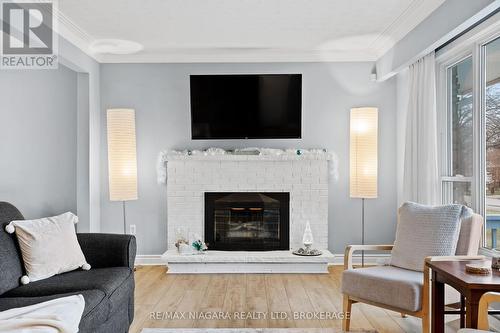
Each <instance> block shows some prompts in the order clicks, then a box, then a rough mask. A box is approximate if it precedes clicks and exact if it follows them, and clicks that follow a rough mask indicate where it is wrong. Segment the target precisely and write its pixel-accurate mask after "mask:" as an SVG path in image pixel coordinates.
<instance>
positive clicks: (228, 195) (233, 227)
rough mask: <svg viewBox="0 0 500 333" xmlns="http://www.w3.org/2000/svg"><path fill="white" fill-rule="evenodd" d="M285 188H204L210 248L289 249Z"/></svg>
mask: <svg viewBox="0 0 500 333" xmlns="http://www.w3.org/2000/svg"><path fill="white" fill-rule="evenodd" d="M289 205H290V193H288V192H205V241H206V242H207V243H208V248H209V249H210V250H225V251H266V250H289V248H290V241H289V238H290V237H289Z"/></svg>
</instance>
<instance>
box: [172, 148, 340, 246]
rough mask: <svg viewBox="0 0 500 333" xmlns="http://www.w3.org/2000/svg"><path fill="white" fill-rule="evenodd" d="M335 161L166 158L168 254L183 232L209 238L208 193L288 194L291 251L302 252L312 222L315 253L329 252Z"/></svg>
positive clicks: (316, 157)
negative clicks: (206, 225) (331, 168)
mask: <svg viewBox="0 0 500 333" xmlns="http://www.w3.org/2000/svg"><path fill="white" fill-rule="evenodd" d="M332 156H334V155H332V154H328V153H325V154H304V155H294V154H283V155H230V154H224V155H210V154H209V155H207V154H196V155H184V154H178V153H174V154H167V155H166V159H165V160H166V162H167V164H166V165H167V177H166V178H167V205H168V207H167V211H168V215H167V216H168V229H167V230H168V249H169V250H173V249H175V245H174V243H175V238H176V234H177V233H176V230H178V228H181V230H184V231H185V232H190V233H196V234H198V235H200V236H201V237H204V193H205V192H289V193H290V248H291V249H297V248H299V247H301V246H302V235H303V232H304V228H305V223H306V221H309V222H310V224H311V229H312V232H313V236H314V241H315V247H317V248H319V249H327V248H328V177H329V168H328V163H329V160H331V159H332Z"/></svg>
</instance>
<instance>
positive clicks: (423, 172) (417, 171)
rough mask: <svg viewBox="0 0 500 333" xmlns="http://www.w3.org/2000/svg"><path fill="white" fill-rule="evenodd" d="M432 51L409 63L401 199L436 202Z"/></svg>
mask: <svg viewBox="0 0 500 333" xmlns="http://www.w3.org/2000/svg"><path fill="white" fill-rule="evenodd" d="M435 63H436V61H435V55H434V52H432V53H430V54H428V55H426V56H425V57H423V58H422V59H419V60H418V61H417V62H416V63H414V64H412V65H410V67H409V73H408V84H409V91H408V110H407V116H406V117H407V118H406V143H405V155H404V156H405V157H404V176H403V199H404V200H405V201H414V202H418V203H422V204H429V205H435V204H439V203H440V201H441V199H440V192H441V191H440V186H439V174H438V159H437V125H436V122H437V114H436V70H435Z"/></svg>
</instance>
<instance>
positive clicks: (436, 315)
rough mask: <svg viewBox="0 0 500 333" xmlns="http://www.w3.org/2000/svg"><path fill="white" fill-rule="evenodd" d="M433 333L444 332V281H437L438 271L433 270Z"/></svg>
mask: <svg viewBox="0 0 500 333" xmlns="http://www.w3.org/2000/svg"><path fill="white" fill-rule="evenodd" d="M431 331H432V333H443V332H444V283H441V282H439V281H437V273H436V271H432V325H431Z"/></svg>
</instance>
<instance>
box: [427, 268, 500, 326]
mask: <svg viewBox="0 0 500 333" xmlns="http://www.w3.org/2000/svg"><path fill="white" fill-rule="evenodd" d="M472 262H476V263H477V260H476V261H431V262H426V265H427V266H428V267H429V268H430V269H431V270H432V291H431V301H432V322H431V331H432V332H433V333H443V332H444V315H445V312H444V306H445V304H444V285H445V284H447V285H449V286H451V287H453V288H455V289H456V290H458V292H460V294H461V295H462V297H465V318H466V321H465V326H466V327H467V328H477V316H478V305H479V299H480V298H481V296H482V295H483V294H484V293H486V292H488V291H497V292H500V272H499V271H495V270H494V271H493V272H492V274H490V275H485V276H482V275H473V274H469V273H466V272H465V265H466V264H468V263H472Z"/></svg>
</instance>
